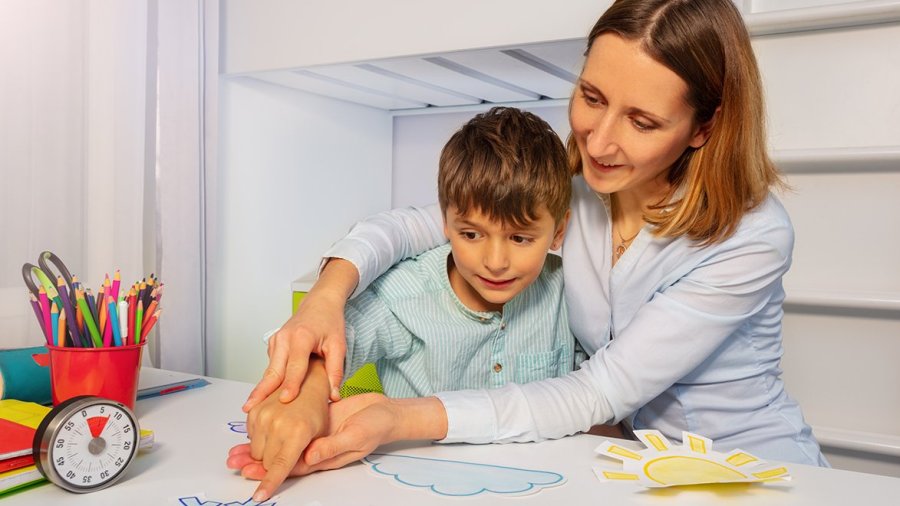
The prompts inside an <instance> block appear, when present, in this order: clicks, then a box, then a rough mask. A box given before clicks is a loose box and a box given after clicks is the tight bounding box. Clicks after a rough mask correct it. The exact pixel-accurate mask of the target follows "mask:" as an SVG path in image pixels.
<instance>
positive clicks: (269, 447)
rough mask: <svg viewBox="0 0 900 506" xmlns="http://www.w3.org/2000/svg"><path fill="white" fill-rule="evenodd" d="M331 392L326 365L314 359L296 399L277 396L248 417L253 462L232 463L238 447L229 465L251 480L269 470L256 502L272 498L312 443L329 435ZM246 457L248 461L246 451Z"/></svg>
mask: <svg viewBox="0 0 900 506" xmlns="http://www.w3.org/2000/svg"><path fill="white" fill-rule="evenodd" d="M328 392H329V385H328V378H327V377H326V376H325V367H324V363H323V361H322V359H319V358H313V359H311V360H310V363H309V368H308V370H307V374H306V378H305V379H304V381H303V384H302V385H301V387H300V393H299V394H298V396H297V398H296V399H294V400H293V401H292V402H290V403H287V404H285V403H282V402H280V400H279V398H278V395H279V394H278V392H276V393H273V394H271V395H269V397H267V398H266V399H265V400H264V401H263V402H262V403H260V404H259V405H258V406H256V407H255V408H253V409H252V410H251V411H250V413H249V415H248V416H247V435H248V436H249V437H250V444H249V449H250V455H249V457H250V459H245V460H243V461H242V460H240V459H237V460H232V458H231V456H233V455H234V454H235V453H236V450H238V447H235V448H233V449H232V451H231V452H229V455H230V456H229V459H228V462H227V463H228V465H229V467H231V468H240V469H241V474H243V475H245V476H248V477H253V476H254V475H257V476H258V474H259V472H260V470H259V469H258V467H259V466H260V465H261V466H262V468H263V469H264V470H265V475H264V476H263V478H262V482H261V483H260V484H259V487H257V489H256V492H255V493H254V494H253V497H254V500H256V501H263V500H265V499H268V498H269V497H271V495H272V494H273V493H274V492H275V490H276V489H277V488H278V486H279V485H281V483H282V482H283V481H284V480H285V478H287V477H288V476H289V475H290V474H291V471H292V470H293V469H294V466H295V465H296V464H297V462H298V460H299V459H300V456H301V454H302V453H303V451H304V450H305V449H306V447H307V445H308V444H309V442H310V441H311V440H312V439H313V438H315V437H318V436H320V435H322V434H324V433H326V432H327V429H328ZM239 446H244V445H239ZM237 453H241V452H240V451H237ZM243 456H244V457H246V451H243Z"/></svg>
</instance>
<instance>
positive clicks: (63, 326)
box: [56, 308, 66, 346]
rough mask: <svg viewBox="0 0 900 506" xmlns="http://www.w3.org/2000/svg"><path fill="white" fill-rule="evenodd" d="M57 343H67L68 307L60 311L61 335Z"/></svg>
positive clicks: (58, 344) (60, 344)
mask: <svg viewBox="0 0 900 506" xmlns="http://www.w3.org/2000/svg"><path fill="white" fill-rule="evenodd" d="M56 345H57V346H65V345H66V308H62V309H61V310H60V311H59V336H57V338H56Z"/></svg>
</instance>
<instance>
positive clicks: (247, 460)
mask: <svg viewBox="0 0 900 506" xmlns="http://www.w3.org/2000/svg"><path fill="white" fill-rule="evenodd" d="M250 464H259V465H260V467H262V463H261V462H259V461H258V460H254V459H253V457H251V456H250V454H249V453H242V454H239V455H230V456H229V457H228V458H227V459H226V460H225V467H227V468H228V469H234V470H241V474H243V469H244V468H245V467H247V466H249V465H250ZM260 478H262V476H260Z"/></svg>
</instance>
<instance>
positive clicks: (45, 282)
mask: <svg viewBox="0 0 900 506" xmlns="http://www.w3.org/2000/svg"><path fill="white" fill-rule="evenodd" d="M51 263H52V264H53V265H54V266H56V270H58V271H59V275H61V276H62V278H63V280H65V283H66V285H67V286H68V287H69V293H73V294H74V293H75V286H74V282H73V281H72V273H70V272H69V269H68V267H66V264H64V263H63V261H62V260H60V259H59V257H58V256H56V254H55V253H53V252H52V251H44V252H43V253H41V254H40V255H39V256H38V265H34V264H29V263H26V264H25V265H23V266H22V278H23V279H24V280H25V286H27V287H28V290H29V291H31V293H33V294H34V296H35V298H37V297H38V285H37V283H35V282H34V278H35V277H37V279H38V283H40V285H41V286H43V287H44V290H45V291H46V292H47V297H49V298H51V299H55V300H57V301H59V292H58V291H57V290H56V279H57V277H58V276H57V275H56V274H54V272H53V270H52V269H51V268H50V264H51Z"/></svg>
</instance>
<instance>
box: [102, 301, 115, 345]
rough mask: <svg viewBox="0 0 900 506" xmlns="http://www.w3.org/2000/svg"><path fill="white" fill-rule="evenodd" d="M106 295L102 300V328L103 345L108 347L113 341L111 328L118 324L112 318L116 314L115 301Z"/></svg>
mask: <svg viewBox="0 0 900 506" xmlns="http://www.w3.org/2000/svg"><path fill="white" fill-rule="evenodd" d="M110 299H111V297H106V298H105V299H104V302H103V313H104V315H105V316H106V326H105V327H104V328H103V346H105V347H109V346H112V343H113V330H114V329H115V328H116V327H117V326H118V325H116V322H115V321H113V318H114V317H115V316H116V301H114V300H110Z"/></svg>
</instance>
